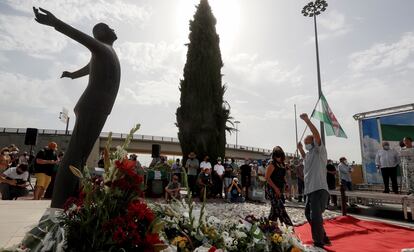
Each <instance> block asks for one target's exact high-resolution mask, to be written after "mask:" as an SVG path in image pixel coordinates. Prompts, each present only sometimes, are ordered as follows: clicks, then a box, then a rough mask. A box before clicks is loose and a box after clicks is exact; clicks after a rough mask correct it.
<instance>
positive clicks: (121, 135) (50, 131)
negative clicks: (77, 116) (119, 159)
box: [0, 128, 293, 156]
mask: <svg viewBox="0 0 414 252" xmlns="http://www.w3.org/2000/svg"><path fill="white" fill-rule="evenodd" d="M0 133H10V134H26V128H0ZM38 134H40V135H58V136H64V135H66V132H65V130H54V129H38ZM71 134H72V131H71V130H69V135H71ZM99 136H100V137H104V138H107V137H108V136H109V132H101V134H100V135H99ZM127 136H128V134H126V133H112V138H114V139H125V138H126V137H127ZM133 139H136V140H143V141H160V142H170V143H180V140H179V139H178V138H175V137H162V136H149V135H139V134H136V135H134V136H133ZM226 148H228V149H234V150H242V151H251V152H260V153H265V154H270V153H271V152H272V150H270V149H265V148H256V147H250V146H245V145H235V144H226ZM286 155H287V156H293V154H292V153H286Z"/></svg>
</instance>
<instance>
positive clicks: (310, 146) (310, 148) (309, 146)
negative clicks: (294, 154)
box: [305, 144, 313, 151]
mask: <svg viewBox="0 0 414 252" xmlns="http://www.w3.org/2000/svg"><path fill="white" fill-rule="evenodd" d="M305 149H306V150H308V151H310V150H312V149H313V144H305Z"/></svg>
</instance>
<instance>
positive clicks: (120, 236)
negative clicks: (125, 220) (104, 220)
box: [112, 227, 127, 243]
mask: <svg viewBox="0 0 414 252" xmlns="http://www.w3.org/2000/svg"><path fill="white" fill-rule="evenodd" d="M112 239H113V240H114V241H115V242H118V243H124V242H125V240H126V239H127V234H126V233H125V232H124V230H122V228H121V227H118V228H117V229H116V230H115V231H114V233H113V235H112Z"/></svg>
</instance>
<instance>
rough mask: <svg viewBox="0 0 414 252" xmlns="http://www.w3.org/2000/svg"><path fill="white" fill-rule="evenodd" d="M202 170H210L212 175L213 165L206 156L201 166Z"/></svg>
mask: <svg viewBox="0 0 414 252" xmlns="http://www.w3.org/2000/svg"><path fill="white" fill-rule="evenodd" d="M200 169H201V170H205V169H208V171H209V173H211V163H210V162H209V157H208V156H205V157H204V160H203V162H201V164H200Z"/></svg>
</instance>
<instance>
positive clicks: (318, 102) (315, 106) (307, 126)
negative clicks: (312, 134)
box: [296, 98, 321, 151]
mask: <svg viewBox="0 0 414 252" xmlns="http://www.w3.org/2000/svg"><path fill="white" fill-rule="evenodd" d="M320 99H321V98H319V99H318V101H317V102H316V104H315V107H313V110H312V113H311V117H312V115H313V112H315V109H316V106H318V103H319V101H320ZM307 129H308V125H306V127H305V129H304V130H303V133H302V136H301V137H300V140H299V141H298V143H299V142H301V141H302V139H303V136H304V135H305V132H306V130H307ZM296 151H297V148H296Z"/></svg>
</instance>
